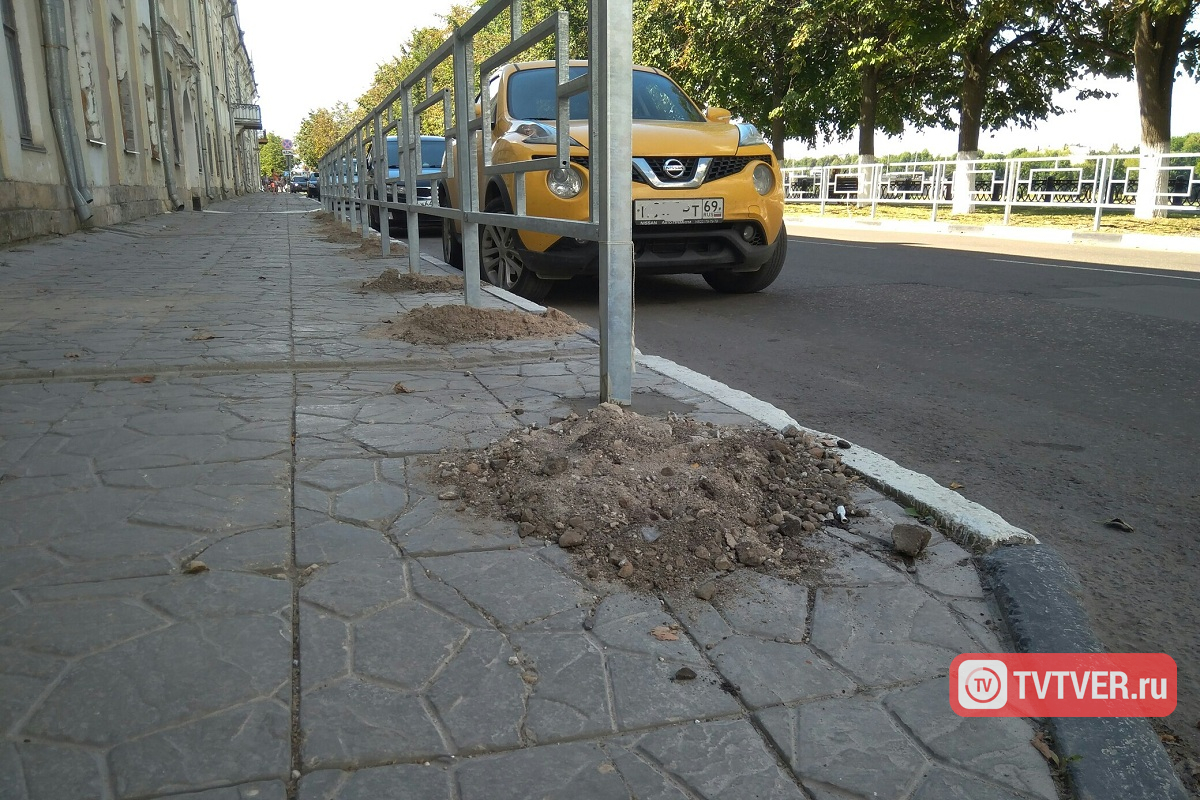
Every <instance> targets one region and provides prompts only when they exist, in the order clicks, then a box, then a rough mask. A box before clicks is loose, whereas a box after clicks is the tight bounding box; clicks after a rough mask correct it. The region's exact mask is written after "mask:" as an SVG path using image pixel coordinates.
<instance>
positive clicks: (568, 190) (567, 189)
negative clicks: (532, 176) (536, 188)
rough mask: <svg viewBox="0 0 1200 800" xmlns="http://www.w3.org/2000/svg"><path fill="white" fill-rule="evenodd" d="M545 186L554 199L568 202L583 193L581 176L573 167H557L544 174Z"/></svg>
mask: <svg viewBox="0 0 1200 800" xmlns="http://www.w3.org/2000/svg"><path fill="white" fill-rule="evenodd" d="M546 185H547V186H549V187H550V191H551V192H552V193H553V194H554V196H555V197H561V198H562V199H563V200H570V199H571V198H572V197H575V196H576V195H578V194H579V193H580V192H582V191H583V176H582V175H581V174H580V173H579V170H577V169H575V168H574V167H558V168H557V169H552V170H550V171H549V172H547V173H546Z"/></svg>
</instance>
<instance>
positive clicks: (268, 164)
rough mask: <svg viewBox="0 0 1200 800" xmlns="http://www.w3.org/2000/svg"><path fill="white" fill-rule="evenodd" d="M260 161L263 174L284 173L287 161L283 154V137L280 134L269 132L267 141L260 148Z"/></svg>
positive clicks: (260, 170)
mask: <svg viewBox="0 0 1200 800" xmlns="http://www.w3.org/2000/svg"><path fill="white" fill-rule="evenodd" d="M258 163H259V172H260V173H261V174H262V175H279V174H282V173H283V170H284V169H285V168H286V166H287V161H286V160H285V159H284V156H283V139H282V138H281V137H280V136H279V135H278V134H274V133H268V134H267V143H266V144H264V145H262V146H260V147H259V148H258Z"/></svg>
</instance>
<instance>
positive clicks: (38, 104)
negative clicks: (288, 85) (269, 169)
mask: <svg viewBox="0 0 1200 800" xmlns="http://www.w3.org/2000/svg"><path fill="white" fill-rule="evenodd" d="M0 16H2V21H3V34H4V35H3V39H2V40H0V244H3V243H6V242H13V241H20V240H22V239H28V238H32V237H35V236H43V235H46V234H64V233H69V232H71V231H74V230H77V229H79V228H81V227H86V226H93V225H111V224H114V223H117V222H122V221H125V220H129V219H135V218H137V217H144V216H147V215H150V214H157V213H161V212H163V211H170V210H185V209H187V210H200V209H203V208H204V207H205V206H207V205H208V204H209V203H211V202H214V201H217V200H222V199H225V198H229V197H232V196H234V195H237V194H243V193H246V192H251V191H258V190H259V179H258V173H259V168H258V131H259V130H261V128H262V119H261V115H260V113H259V107H258V106H257V105H255V103H254V100H255V97H256V93H257V89H256V85H255V82H254V67H253V65H252V63H251V61H250V55H249V52H248V51H247V50H246V44H245V41H244V39H243V37H242V31H241V27H240V25H239V24H238V13H237V0H0Z"/></svg>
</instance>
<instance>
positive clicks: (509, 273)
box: [479, 197, 554, 303]
mask: <svg viewBox="0 0 1200 800" xmlns="http://www.w3.org/2000/svg"><path fill="white" fill-rule="evenodd" d="M483 211H484V213H485V214H507V213H508V209H506V208H505V207H504V201H503V200H502V199H500V198H499V197H493V198H492V199H491V200H489V201H488V203H487V205H486V206H485V207H484V209H483ZM519 241H520V237H519V235H518V234H517V229H516V228H506V227H502V226H500V225H482V226H480V228H479V276H480V277H481V278H483V279H484V280H486V281H487V282H488V283H490V284H492V285H493V286H499V287H500V288H501V289H505V290H507V291H510V292H512V293H513V294H516V295H520V296H521V297H524V298H525V299H526V300H532V301H533V302H535V303H539V302H541V301H542V300H543V299H545V297H546V295H547V294H549V293H550V289H551V288H552V287H553V286H554V282H553V281H548V280H546V279H545V278H539V277H538V276H537V275H535V274H534V273H533V271H532V270H530V269H528V268H526V266H525V262H524V260H523V259H522V257H521V251H520V249H519V247H518V242H519Z"/></svg>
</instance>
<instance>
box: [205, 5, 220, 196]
mask: <svg viewBox="0 0 1200 800" xmlns="http://www.w3.org/2000/svg"><path fill="white" fill-rule="evenodd" d="M204 16H205V19H204V41H205V46H206V47H207V49H208V82H209V83H210V84H211V85H212V104H213V144H212V149H213V150H215V149H216V147H217V137H219V136H220V135H221V115H220V114H219V113H217V109H218V108H219V107H220V106H219V105H218V103H217V67H216V64H214V63H213V46H212V31H211V30H210V29H209V28H210V26H209V24H208V12H207V11H206V12H205V14H204ZM222 27H224V23H222ZM201 102H203V101H201ZM209 157H210V158H211V159H212V164H213V166H214V167H216V166H217V163H218V162H219V161H220V160H221V157H220V155H219V154H218V153H213V152H211V151H210V152H209ZM223 173H224V171H223V170H222V178H221V180H222V183H224V180H225V179H224V175H223ZM221 188H222V189H224V186H222V187H221ZM209 196H210V197H211V196H212V195H209Z"/></svg>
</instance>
